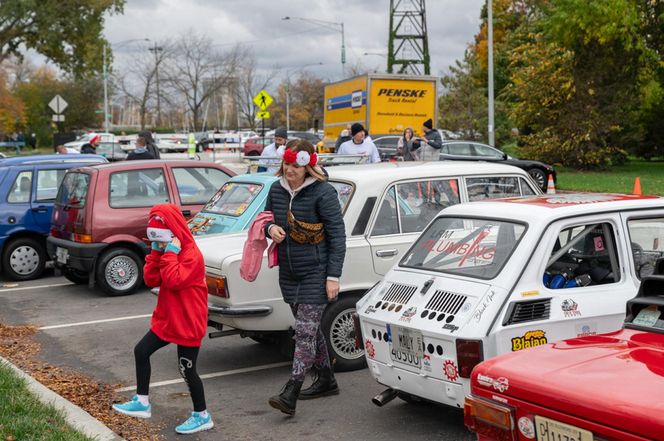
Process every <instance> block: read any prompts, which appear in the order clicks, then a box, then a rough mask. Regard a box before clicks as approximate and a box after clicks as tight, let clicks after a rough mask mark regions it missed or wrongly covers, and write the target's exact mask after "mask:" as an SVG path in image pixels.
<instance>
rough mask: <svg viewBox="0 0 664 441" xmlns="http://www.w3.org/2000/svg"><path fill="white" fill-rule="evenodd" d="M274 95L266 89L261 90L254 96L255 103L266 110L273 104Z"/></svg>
mask: <svg viewBox="0 0 664 441" xmlns="http://www.w3.org/2000/svg"><path fill="white" fill-rule="evenodd" d="M272 101H273V100H272V97H271V96H270V95H268V93H267V92H266V91H264V90H261V91H260V92H258V93H257V94H256V96H255V97H254V103H255V104H256V106H258V108H259V109H261V110H263V111H264V110H266V109H267V108H268V107H269V106H270V104H272Z"/></svg>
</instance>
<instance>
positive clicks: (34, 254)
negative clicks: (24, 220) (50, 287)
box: [2, 237, 46, 280]
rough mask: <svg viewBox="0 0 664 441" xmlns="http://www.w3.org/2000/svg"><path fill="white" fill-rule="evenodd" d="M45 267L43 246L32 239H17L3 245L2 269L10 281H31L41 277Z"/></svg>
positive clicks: (38, 241)
mask: <svg viewBox="0 0 664 441" xmlns="http://www.w3.org/2000/svg"><path fill="white" fill-rule="evenodd" d="M45 265H46V250H45V249H44V244H43V243H42V242H41V241H40V240H38V239H35V238H32V237H19V238H16V239H13V240H11V241H9V243H7V245H5V249H4V252H3V253H2V268H3V269H4V272H5V275H6V276H7V277H8V278H10V279H11V280H32V279H36V278H38V277H39V276H41V275H42V273H43V272H44V266H45Z"/></svg>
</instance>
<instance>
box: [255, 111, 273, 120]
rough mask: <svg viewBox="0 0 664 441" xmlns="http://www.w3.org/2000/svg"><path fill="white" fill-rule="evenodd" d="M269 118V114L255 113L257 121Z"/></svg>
mask: <svg viewBox="0 0 664 441" xmlns="http://www.w3.org/2000/svg"><path fill="white" fill-rule="evenodd" d="M269 117H270V112H258V113H256V118H259V119H268V118H269Z"/></svg>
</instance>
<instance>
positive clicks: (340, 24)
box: [282, 16, 346, 78]
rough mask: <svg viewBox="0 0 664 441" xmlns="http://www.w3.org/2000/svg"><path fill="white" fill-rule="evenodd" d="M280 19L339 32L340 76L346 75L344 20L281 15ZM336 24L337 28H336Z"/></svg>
mask: <svg viewBox="0 0 664 441" xmlns="http://www.w3.org/2000/svg"><path fill="white" fill-rule="evenodd" d="M282 20H302V21H307V22H310V23H313V24H317V25H318V26H321V27H324V28H326V29H331V30H333V31H336V32H340V33H341V77H342V78H345V77H346V34H345V31H344V22H343V21H342V22H338V21H325V20H318V19H317V18H304V17H288V16H286V17H283V18H282ZM337 26H338V28H337Z"/></svg>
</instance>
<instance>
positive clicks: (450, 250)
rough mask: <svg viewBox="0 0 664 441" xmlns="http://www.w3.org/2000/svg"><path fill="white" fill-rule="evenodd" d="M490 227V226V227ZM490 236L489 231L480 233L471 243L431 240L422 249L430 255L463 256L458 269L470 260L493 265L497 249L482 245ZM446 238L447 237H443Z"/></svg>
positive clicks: (444, 239)
mask: <svg viewBox="0 0 664 441" xmlns="http://www.w3.org/2000/svg"><path fill="white" fill-rule="evenodd" d="M489 227H490V226H489ZM489 234H490V231H489V230H484V231H482V232H480V233H479V234H478V235H477V237H476V238H474V239H473V241H472V242H471V243H469V242H465V241H463V240H461V241H458V242H456V241H454V240H450V239H446V238H443V239H442V240H441V239H438V240H437V239H429V240H426V241H424V242H423V243H422V245H421V247H422V248H424V249H425V250H427V251H429V252H430V253H434V252H436V253H445V254H456V255H457V256H461V259H460V260H459V263H458V264H457V266H458V267H462V266H463V264H464V263H465V262H466V260H468V259H474V261H477V262H481V263H484V264H487V265H488V264H491V263H492V262H493V258H494V257H495V256H496V247H495V246H490V245H486V246H485V245H482V244H481V242H482V241H483V240H484V239H485V238H486V237H487V236H488V235H489ZM443 237H445V236H443Z"/></svg>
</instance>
